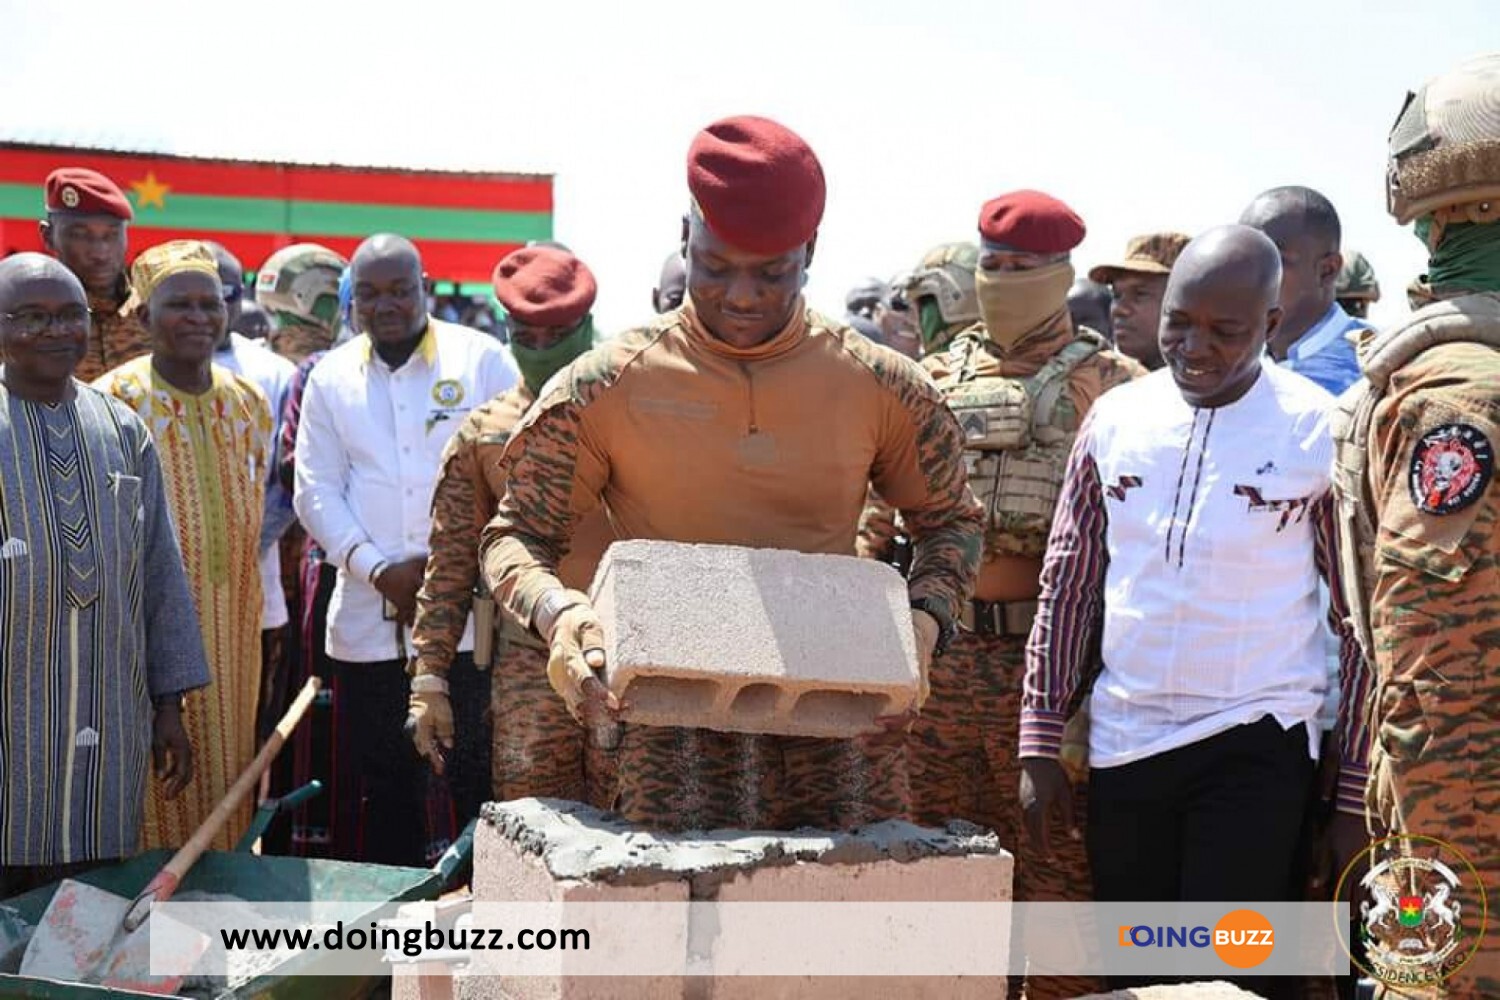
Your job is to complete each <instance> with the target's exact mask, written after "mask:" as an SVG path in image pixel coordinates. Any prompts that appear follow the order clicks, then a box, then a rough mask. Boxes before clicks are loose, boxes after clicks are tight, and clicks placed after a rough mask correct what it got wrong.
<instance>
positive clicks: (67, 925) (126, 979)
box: [21, 677, 319, 996]
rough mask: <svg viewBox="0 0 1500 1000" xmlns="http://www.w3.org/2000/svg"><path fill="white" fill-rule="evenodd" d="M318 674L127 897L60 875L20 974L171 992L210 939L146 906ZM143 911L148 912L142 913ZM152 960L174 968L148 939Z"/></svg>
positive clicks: (228, 804)
mask: <svg viewBox="0 0 1500 1000" xmlns="http://www.w3.org/2000/svg"><path fill="white" fill-rule="evenodd" d="M318 686H319V684H318V678H316V677H311V678H309V679H308V681H307V685H306V686H305V687H303V689H302V691H301V692H300V693H299V694H298V695H297V699H296V701H294V702H292V704H291V707H290V708H288V709H287V712H286V715H284V716H282V718H281V721H280V722H278V723H277V724H276V729H275V731H274V732H272V733H271V736H270V738H269V739H267V740H266V742H265V745H264V746H262V747H261V748H260V753H258V754H256V756H255V760H254V761H252V762H251V764H250V766H249V767H248V768H246V769H245V771H244V772H243V773H242V774H241V775H240V776H239V777H238V778H236V779H235V782H234V784H233V785H232V786H230V788H229V791H228V792H227V793H226V794H225V796H224V798H223V799H221V800H220V801H219V804H218V805H216V806H214V809H213V812H211V813H209V814H208V818H207V819H205V820H204V821H203V823H202V824H201V825H200V826H199V827H198V829H197V830H195V831H194V832H193V835H192V837H190V838H189V839H188V842H187V843H186V844H184V845H183V846H182V848H181V849H180V850H179V851H178V852H177V853H176V854H174V855H172V858H171V860H170V861H168V862H167V863H166V864H165V865H163V866H162V869H161V871H159V872H157V873H156V877H155V878H153V879H152V880H151V882H150V884H148V885H147V886H146V888H145V889H143V890H142V891H141V893H140V894H139V895H138V896H136V897H135V898H134V899H126V898H125V897H124V896H117V895H115V894H114V893H112V892H107V891H106V890H104V889H99V888H96V887H95V886H91V885H87V884H85V883H83V882H78V881H75V880H73V879H64V880H63V881H62V882H61V883H60V884H59V885H58V887H57V891H56V892H55V893H53V895H52V901H51V902H50V903H48V904H47V911H46V912H45V913H43V914H42V922H41V925H40V926H38V927H37V929H36V932H35V933H34V934H33V935H32V937H31V943H30V944H29V945H28V946H27V948H26V954H25V956H24V957H23V958H22V959H21V975H23V976H36V977H40V978H44V979H56V980H61V981H64V982H85V983H99V984H101V985H103V986H108V987H113V988H116V989H131V990H136V991H139V992H141V993H156V994H161V995H168V996H169V995H173V994H175V993H177V991H178V990H179V989H180V988H181V986H182V981H183V980H184V979H185V978H187V974H188V973H189V972H190V971H191V970H192V968H193V965H194V964H195V963H196V962H197V961H198V959H199V958H201V957H202V956H203V954H204V953H205V952H206V951H208V949H209V946H210V945H211V944H212V942H211V940H210V939H209V937H208V935H207V934H204V933H202V932H201V931H198V930H195V929H194V928H191V927H188V926H187V925H186V924H183V923H180V922H178V921H175V920H171V919H170V918H168V917H166V916H165V915H164V914H154V915H153V914H152V912H151V904H152V903H153V902H165V901H166V900H168V899H170V898H171V896H172V893H174V892H175V891H176V890H177V886H178V883H180V882H181V881H182V879H183V877H184V876H185V875H186V874H187V872H188V869H189V868H191V867H192V866H193V863H194V862H195V861H197V860H198V858H199V857H200V856H201V855H202V854H203V852H204V851H206V850H207V849H208V846H209V844H211V843H212V842H213V839H214V837H215V836H216V835H217V834H218V832H219V830H220V829H222V828H223V826H224V824H225V823H227V822H228V821H229V818H230V817H231V816H232V815H233V814H234V812H235V810H236V809H238V808H239V805H240V803H241V802H242V801H244V799H245V797H246V796H247V795H249V794H250V793H251V792H252V791H253V790H254V789H255V787H256V786H257V784H258V783H259V782H260V776H261V775H262V774H263V773H265V771H266V769H267V768H268V767H270V766H271V761H272V760H273V759H274V758H275V757H276V754H277V752H278V751H279V750H280V749H281V747H282V745H283V744H284V743H285V742H286V740H287V738H288V737H289V736H290V735H291V733H292V730H293V729H295V728H296V726H297V723H298V722H299V721H300V720H301V718H302V715H303V713H304V712H306V711H307V707H308V705H310V704H312V700H313V697H314V696H315V695H316V694H317V693H318ZM148 918H149V919H148ZM153 940H155V942H156V953H157V963H158V967H161V968H171V969H173V970H181V972H180V974H171V975H159V976H153V975H152V974H151V944H152V941H153Z"/></svg>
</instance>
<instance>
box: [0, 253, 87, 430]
mask: <svg viewBox="0 0 1500 1000" xmlns="http://www.w3.org/2000/svg"><path fill="white" fill-rule="evenodd" d="M88 336H89V306H88V295H87V293H85V292H84V290H83V282H82V281H80V280H79V279H78V277H77V276H76V275H74V273H73V272H72V271H71V270H69V269H68V267H67V265H65V264H63V263H62V262H61V261H59V260H56V259H54V258H52V257H46V256H43V255H42V254H39V253H18V254H14V255H12V256H10V257H7V258H5V259H4V260H0V361H3V362H4V366H5V368H4V375H3V378H4V381H5V387H6V388H7V389H8V390H9V391H10V392H11V394H12V395H15V396H18V397H20V398H22V399H30V400H36V401H42V402H56V401H58V400H61V399H67V398H69V397H71V395H72V392H73V389H72V377H73V370H74V368H75V367H77V365H78V362H79V361H81V360H82V359H83V354H84V349H85V347H86V345H87V344H88Z"/></svg>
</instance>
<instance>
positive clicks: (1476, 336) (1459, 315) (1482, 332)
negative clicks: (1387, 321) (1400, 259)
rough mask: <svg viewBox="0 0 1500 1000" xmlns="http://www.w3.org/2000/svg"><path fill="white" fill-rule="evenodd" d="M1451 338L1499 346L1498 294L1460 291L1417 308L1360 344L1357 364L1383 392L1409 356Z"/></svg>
mask: <svg viewBox="0 0 1500 1000" xmlns="http://www.w3.org/2000/svg"><path fill="white" fill-rule="evenodd" d="M1455 342H1469V343H1476V344H1486V345H1488V346H1490V347H1495V348H1500V294H1497V293H1494V292H1482V293H1479V294H1476V295H1462V296H1459V297H1458V298H1454V299H1446V300H1444V301H1441V302H1434V303H1433V304H1432V305H1430V306H1426V307H1424V308H1422V309H1419V310H1418V311H1416V312H1415V313H1412V315H1411V316H1409V317H1407V319H1406V320H1405V322H1402V323H1399V324H1397V325H1396V326H1393V327H1391V328H1389V329H1387V330H1385V331H1382V332H1381V333H1378V334H1376V335H1375V336H1374V337H1372V338H1371V339H1370V340H1369V341H1368V343H1366V344H1364V345H1363V346H1362V347H1361V348H1360V352H1359V355H1360V358H1359V360H1360V366H1361V367H1362V368H1363V369H1364V372H1365V377H1366V378H1367V379H1369V380H1370V384H1371V385H1372V386H1374V387H1375V388H1376V389H1377V390H1379V391H1380V392H1382V393H1383V392H1384V391H1385V387H1386V385H1387V384H1388V383H1389V382H1390V379H1391V376H1392V375H1393V374H1395V373H1396V372H1398V371H1400V370H1401V368H1402V366H1404V365H1405V364H1406V363H1407V362H1408V361H1410V360H1411V359H1412V358H1414V357H1416V356H1417V355H1418V354H1421V353H1422V352H1423V351H1425V350H1427V349H1428V348H1429V347H1432V346H1434V345H1436V344H1449V343H1455Z"/></svg>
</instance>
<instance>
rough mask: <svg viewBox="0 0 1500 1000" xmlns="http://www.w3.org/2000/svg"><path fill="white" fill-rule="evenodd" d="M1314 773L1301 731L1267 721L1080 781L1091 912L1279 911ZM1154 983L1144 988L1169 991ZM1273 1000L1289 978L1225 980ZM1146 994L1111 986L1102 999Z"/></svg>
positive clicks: (1117, 984)
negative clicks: (1085, 794)
mask: <svg viewBox="0 0 1500 1000" xmlns="http://www.w3.org/2000/svg"><path fill="white" fill-rule="evenodd" d="M1312 775H1313V761H1312V756H1311V755H1310V754H1309V753H1308V734H1307V727H1306V725H1297V726H1293V727H1292V728H1291V729H1287V730H1284V729H1282V728H1281V724H1280V723H1278V722H1277V721H1276V720H1275V719H1274V718H1273V717H1271V716H1269V715H1268V716H1265V717H1263V718H1261V719H1259V720H1258V721H1256V722H1252V723H1249V724H1247V725H1243V726H1236V727H1234V728H1233V729H1230V730H1227V731H1225V732H1222V733H1219V734H1217V735H1215V736H1211V737H1209V738H1207V739H1205V740H1201V741H1199V742H1197V743H1191V744H1189V745H1187V746H1185V747H1179V748H1178V749H1175V750H1169V751H1167V752H1165V753H1161V754H1157V755H1155V756H1153V757H1148V758H1146V759H1145V760H1140V761H1136V762H1135V763H1133V764H1125V765H1123V766H1120V767H1108V768H1095V769H1093V770H1092V771H1090V773H1089V816H1088V833H1087V840H1088V849H1089V864H1090V866H1091V867H1092V868H1093V872H1094V894H1095V898H1096V899H1098V900H1099V901H1100V902H1105V903H1112V902H1176V901H1183V902H1199V901H1202V902H1214V901H1225V902H1238V901H1244V902H1247V903H1249V902H1279V901H1284V900H1289V899H1291V898H1292V897H1291V893H1290V891H1289V887H1290V886H1291V884H1292V869H1293V866H1294V865H1295V863H1296V859H1297V845H1298V836H1299V833H1300V832H1301V829H1302V817H1303V811H1304V810H1305V809H1306V807H1307V788H1308V783H1309V782H1310V781H1311V780H1312ZM1169 981H1171V980H1169V979H1165V978H1163V979H1155V980H1151V981H1150V982H1153V983H1154V982H1169ZM1234 981H1235V982H1236V983H1237V984H1239V985H1241V986H1243V987H1244V988H1246V989H1249V990H1251V991H1252V992H1255V993H1259V994H1260V995H1262V996H1276V995H1278V994H1280V993H1283V992H1284V987H1289V986H1292V985H1294V984H1295V982H1296V980H1295V979H1292V978H1285V979H1272V978H1269V977H1256V978H1245V979H1236V980H1234ZM1142 985H1149V983H1147V982H1140V981H1130V982H1117V981H1116V978H1115V977H1111V978H1110V987H1111V988H1112V989H1122V988H1126V987H1129V986H1142Z"/></svg>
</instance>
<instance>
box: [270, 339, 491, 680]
mask: <svg viewBox="0 0 1500 1000" xmlns="http://www.w3.org/2000/svg"><path fill="white" fill-rule="evenodd" d="M518 378H519V376H518V375H517V372H516V368H515V364H514V363H513V362H512V361H511V359H510V355H509V353H508V352H507V351H506V350H505V349H504V348H503V347H502V346H501V345H500V343H499V342H498V341H496V340H495V339H494V338H492V337H488V336H486V335H484V334H482V333H479V332H477V331H474V330H470V329H468V328H467V327H462V326H457V325H455V324H452V323H445V322H443V321H441V320H438V319H432V318H429V320H428V328H427V333H426V335H425V336H424V337H423V338H422V341H421V343H420V344H419V345H418V346H417V349H416V350H415V351H414V352H413V353H412V356H411V357H410V358H409V359H408V360H407V361H406V363H405V364H403V365H402V366H401V367H400V368H397V369H395V370H394V371H393V370H391V368H390V367H389V366H387V365H386V364H385V362H383V361H381V360H380V356H379V355H378V354H376V353H375V352H374V351H372V350H371V345H370V340H369V338H368V337H366V336H364V335H360V336H357V337H355V338H354V339H353V340H350V341H349V342H348V343H346V344H343V345H341V346H339V347H336V348H334V349H333V350H332V351H330V352H329V353H328V355H327V356H326V357H325V358H323V360H322V361H320V362H319V363H318V364H317V365H316V366H314V368H313V369H312V372H311V374H310V375H309V376H308V380H307V388H306V391H305V393H304V395H303V399H302V419H301V424H300V425H299V426H298V428H297V445H296V449H297V450H296V454H297V472H296V492H295V498H294V499H295V504H296V509H297V515H298V516H299V517H300V518H301V519H302V523H303V524H304V525H306V527H307V530H308V532H309V533H310V534H311V535H312V536H313V538H315V539H317V541H318V544H319V545H321V546H322V547H323V550H324V551H325V552H326V553H327V558H328V561H329V562H330V563H331V564H333V565H334V566H336V567H338V582H337V583H336V584H335V586H334V590H333V598H332V601H331V602H330V604H329V608H328V653H329V655H330V656H332V657H333V658H334V659H338V660H344V661H346V662H353V663H371V662H378V661H383V660H395V659H404V658H406V657H408V656H410V655H411V653H412V648H411V644H410V638H409V636H408V635H407V634H406V630H405V629H403V628H401V627H400V626H398V625H397V623H395V622H392V621H388V620H386V618H385V614H384V610H383V606H384V601H383V599H382V598H381V596H380V593H379V591H377V590H376V589H375V587H374V586H373V585H372V584H371V583H370V582H369V576H370V572H371V570H373V569H374V568H375V567H376V566H378V565H379V564H380V563H382V562H389V563H396V562H401V561H403V560H406V559H413V558H417V557H422V556H426V555H427V536H428V531H429V528H430V526H431V506H432V493H433V489H434V487H435V486H436V484H437V477H438V472H439V461H440V458H441V455H442V452H443V448H444V446H445V445H446V444H447V443H448V439H449V438H451V437H452V436H453V433H454V432H455V431H457V430H458V426H459V424H460V422H462V420H463V418H464V416H465V415H466V414H467V413H468V412H469V411H470V410H471V409H473V408H474V407H476V406H478V405H479V404H481V403H483V402H484V401H485V400H488V399H489V398H491V397H492V396H495V395H498V394H499V393H501V392H504V391H505V390H507V389H509V388H511V387H512V386H514V385H515V384H516V382H517V380H518ZM472 648H473V622H472V621H471V622H470V623H469V626H468V628H466V629H465V631H464V637H463V641H462V642H461V643H460V645H459V649H460V650H468V649H472Z"/></svg>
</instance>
